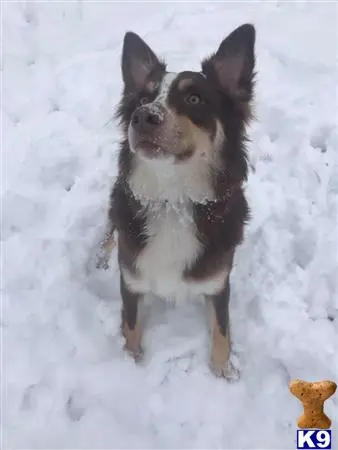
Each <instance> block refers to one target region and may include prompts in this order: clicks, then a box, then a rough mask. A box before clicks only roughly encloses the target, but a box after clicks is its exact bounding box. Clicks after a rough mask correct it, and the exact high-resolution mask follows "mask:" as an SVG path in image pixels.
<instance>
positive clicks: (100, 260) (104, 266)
mask: <svg viewBox="0 0 338 450" xmlns="http://www.w3.org/2000/svg"><path fill="white" fill-rule="evenodd" d="M109 259H110V254H109V255H108V254H106V253H105V252H97V254H96V255H95V268H96V269H98V270H108V269H109Z"/></svg>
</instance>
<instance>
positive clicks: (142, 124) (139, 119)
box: [132, 106, 163, 130]
mask: <svg viewBox="0 0 338 450" xmlns="http://www.w3.org/2000/svg"><path fill="white" fill-rule="evenodd" d="M162 122H163V112H162V111H161V110H160V108H157V107H155V106H150V107H147V106H143V107H141V108H138V109H137V110H136V111H135V112H134V114H133V117H132V125H133V127H134V128H139V129H142V130H148V129H151V128H153V127H155V126H157V125H160V124H161V123H162Z"/></svg>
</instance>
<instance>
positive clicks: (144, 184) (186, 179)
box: [97, 24, 256, 380]
mask: <svg viewBox="0 0 338 450" xmlns="http://www.w3.org/2000/svg"><path fill="white" fill-rule="evenodd" d="M255 34H256V32H255V28H254V26H253V25H251V24H244V25H242V26H240V27H238V28H236V29H235V30H234V31H233V32H232V33H231V34H229V35H228V36H227V37H226V38H225V39H224V40H223V41H222V43H221V44H220V46H219V48H218V50H217V51H216V52H215V53H214V54H212V55H211V56H209V57H207V58H206V59H204V60H203V61H202V63H201V71H200V72H193V71H184V72H180V73H173V72H170V71H167V67H166V64H165V62H164V61H163V60H161V59H159V58H158V57H157V56H156V54H155V53H154V52H153V50H151V48H150V47H149V46H148V45H147V44H146V43H145V42H144V41H143V40H142V39H141V38H140V37H139V36H138V35H137V34H135V33H133V32H127V33H126V34H125V37H124V41H123V51H122V64H121V65H122V76H123V83H124V89H123V94H122V99H121V102H120V103H119V105H118V108H117V114H116V116H117V119H118V120H119V121H120V125H121V129H122V133H123V138H122V141H121V144H120V149H119V160H118V174H117V177H116V181H115V183H114V185H113V188H112V190H111V194H110V201H109V212H108V220H107V229H106V233H105V237H104V239H103V240H102V242H101V253H100V257H99V258H98V262H97V267H98V268H101V267H104V268H107V267H108V260H109V257H110V253H111V251H112V248H113V244H114V232H115V231H116V232H117V234H118V241H117V244H118V252H117V253H118V264H119V271H120V292H121V297H122V330H123V334H124V337H125V348H126V350H128V352H129V353H130V354H131V355H132V356H133V357H134V358H135V360H138V359H139V358H140V357H141V356H142V354H143V350H142V345H141V334H142V332H141V331H142V330H141V326H140V320H139V305H140V302H141V300H142V299H143V298H144V296H145V295H147V294H148V293H152V294H155V296H160V297H165V298H168V297H175V298H176V299H179V298H181V297H186V296H193V297H194V296H196V297H197V296H204V298H205V300H206V302H207V304H208V305H209V309H210V316H211V323H212V332H211V356H210V367H211V369H212V371H213V372H214V374H215V375H217V376H218V377H224V378H227V379H228V380H232V379H236V378H238V377H239V370H238V368H237V367H236V366H235V365H234V364H233V363H232V358H231V357H230V356H231V349H230V344H231V338H230V328H229V297H230V282H229V279H230V272H231V269H232V266H233V259H234V254H235V250H236V248H237V246H238V245H239V244H240V243H241V242H242V240H243V236H244V228H245V225H246V223H247V222H248V220H249V216H250V210H249V205H248V202H247V200H246V198H245V193H244V188H243V184H244V182H245V181H246V179H247V172H248V161H247V153H246V143H247V141H248V137H247V126H248V124H249V122H250V120H251V118H252V102H253V99H254V77H255V73H254V69H255Z"/></svg>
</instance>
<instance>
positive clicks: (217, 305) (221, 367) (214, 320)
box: [206, 278, 240, 381]
mask: <svg viewBox="0 0 338 450" xmlns="http://www.w3.org/2000/svg"><path fill="white" fill-rule="evenodd" d="M229 298H230V284H229V278H228V279H227V282H226V285H225V287H224V289H223V290H222V291H221V292H219V293H218V294H216V295H208V296H206V300H207V302H208V303H209V305H208V306H209V307H210V310H211V328H212V331H211V334H212V343H211V358H210V366H211V370H212V371H213V372H214V374H215V375H216V376H218V377H224V378H226V379H227V380H229V381H235V380H237V379H238V378H239V375H240V374H239V371H238V369H237V368H236V367H235V366H234V365H233V363H232V362H231V359H230V356H231V338H230V326H229Z"/></svg>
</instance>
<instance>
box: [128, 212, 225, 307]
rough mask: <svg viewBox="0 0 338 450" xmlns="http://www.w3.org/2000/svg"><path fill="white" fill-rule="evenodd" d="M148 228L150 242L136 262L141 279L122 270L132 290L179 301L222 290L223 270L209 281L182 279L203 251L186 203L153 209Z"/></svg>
mask: <svg viewBox="0 0 338 450" xmlns="http://www.w3.org/2000/svg"><path fill="white" fill-rule="evenodd" d="M146 226H147V229H146V232H147V235H148V243H147V245H146V247H145V249H144V250H143V251H142V252H141V254H140V255H139V256H138V258H137V261H136V268H137V269H138V272H139V276H134V275H132V274H131V273H130V272H129V271H127V270H126V269H123V276H124V279H125V281H126V283H127V285H128V287H129V289H130V290H132V291H134V292H139V293H147V292H152V293H154V294H155V295H158V296H161V297H166V298H176V299H177V300H179V299H182V298H186V297H190V296H196V295H201V294H213V293H216V292H218V291H220V290H221V288H222V286H223V283H224V278H225V271H224V270H222V271H221V273H219V274H217V275H216V276H215V277H213V278H212V279H208V280H207V281H201V282H190V281H189V282H187V281H185V280H184V279H183V272H184V269H185V268H189V267H191V266H192V265H193V264H194V263H195V262H196V260H197V258H198V256H199V255H200V253H201V251H202V250H203V248H202V245H201V243H200V242H199V240H198V239H197V237H196V229H195V224H194V221H193V218H192V210H191V208H190V207H189V206H188V205H187V204H178V205H170V204H165V205H163V204H162V206H159V207H154V208H153V210H152V212H151V213H150V214H149V216H148V220H147V225H146Z"/></svg>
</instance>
